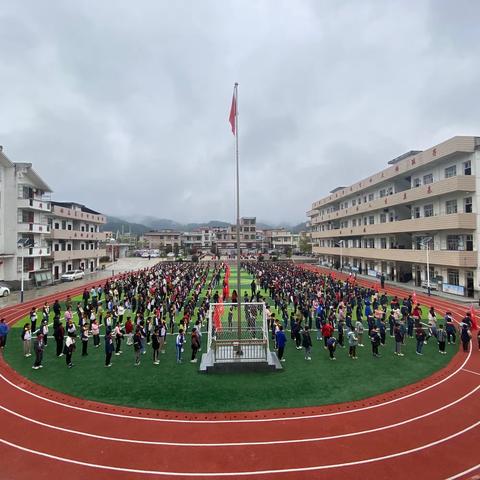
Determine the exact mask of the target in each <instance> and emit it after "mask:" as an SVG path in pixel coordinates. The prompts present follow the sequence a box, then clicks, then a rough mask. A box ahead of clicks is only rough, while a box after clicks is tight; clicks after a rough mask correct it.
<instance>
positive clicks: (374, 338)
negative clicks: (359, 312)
mask: <svg viewBox="0 0 480 480" xmlns="http://www.w3.org/2000/svg"><path fill="white" fill-rule="evenodd" d="M370 341H371V343H372V354H373V356H374V357H375V358H377V357H380V354H379V353H378V346H379V345H380V335H379V334H378V332H377V329H376V328H374V329H373V330H372V331H371V333H370Z"/></svg>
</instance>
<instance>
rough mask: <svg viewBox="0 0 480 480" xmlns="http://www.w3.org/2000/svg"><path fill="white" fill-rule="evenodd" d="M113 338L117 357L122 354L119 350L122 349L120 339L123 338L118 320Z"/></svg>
mask: <svg viewBox="0 0 480 480" xmlns="http://www.w3.org/2000/svg"><path fill="white" fill-rule="evenodd" d="M119 318H120V317H119ZM113 336H114V337H115V355H117V356H118V355H120V354H121V353H122V350H121V348H122V338H123V332H122V324H121V322H120V320H118V322H117V324H116V325H115V330H114V331H113Z"/></svg>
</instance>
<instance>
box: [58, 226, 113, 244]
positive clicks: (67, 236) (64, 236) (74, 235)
mask: <svg viewBox="0 0 480 480" xmlns="http://www.w3.org/2000/svg"><path fill="white" fill-rule="evenodd" d="M52 238H53V239H59V240H88V241H92V240H93V241H98V242H104V241H105V240H106V238H107V235H106V233H105V232H82V231H80V230H63V229H57V228H53V229H52Z"/></svg>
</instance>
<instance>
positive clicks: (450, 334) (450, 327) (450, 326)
mask: <svg viewBox="0 0 480 480" xmlns="http://www.w3.org/2000/svg"><path fill="white" fill-rule="evenodd" d="M445 322H446V328H445V330H446V332H447V341H448V344H449V345H450V344H451V343H455V341H456V340H457V329H456V327H455V323H454V321H453V317H452V314H451V313H450V312H446V313H445Z"/></svg>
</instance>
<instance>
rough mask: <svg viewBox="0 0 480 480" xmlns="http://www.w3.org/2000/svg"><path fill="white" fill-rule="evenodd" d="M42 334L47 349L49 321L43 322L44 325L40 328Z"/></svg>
mask: <svg viewBox="0 0 480 480" xmlns="http://www.w3.org/2000/svg"><path fill="white" fill-rule="evenodd" d="M39 331H40V333H41V334H42V335H43V345H44V346H45V347H46V346H47V342H48V323H47V320H42V324H41V325H40V328H39Z"/></svg>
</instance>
